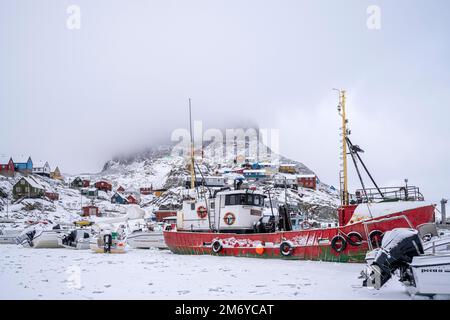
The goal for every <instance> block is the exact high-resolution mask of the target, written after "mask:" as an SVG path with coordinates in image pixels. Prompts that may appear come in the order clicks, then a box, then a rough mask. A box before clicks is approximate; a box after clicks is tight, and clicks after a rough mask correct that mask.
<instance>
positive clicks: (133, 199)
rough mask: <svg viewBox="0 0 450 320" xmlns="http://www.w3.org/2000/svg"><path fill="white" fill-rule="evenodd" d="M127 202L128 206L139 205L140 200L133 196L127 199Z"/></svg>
mask: <svg viewBox="0 0 450 320" xmlns="http://www.w3.org/2000/svg"><path fill="white" fill-rule="evenodd" d="M127 201H128V204H138V200H137V199H136V198H135V197H134V196H133V195H131V194H130V195H129V196H128V197H127Z"/></svg>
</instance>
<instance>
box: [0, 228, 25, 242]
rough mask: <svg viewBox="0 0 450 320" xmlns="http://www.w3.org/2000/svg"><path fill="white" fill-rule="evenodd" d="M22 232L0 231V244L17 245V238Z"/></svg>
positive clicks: (13, 230) (12, 230)
mask: <svg viewBox="0 0 450 320" xmlns="http://www.w3.org/2000/svg"><path fill="white" fill-rule="evenodd" d="M22 231H23V230H16V229H0V243H1V244H17V242H18V239H17V238H18V237H19V236H20V234H21V233H22Z"/></svg>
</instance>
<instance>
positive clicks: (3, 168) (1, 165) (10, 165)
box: [0, 157, 14, 177]
mask: <svg viewBox="0 0 450 320" xmlns="http://www.w3.org/2000/svg"><path fill="white" fill-rule="evenodd" d="M0 175H2V176H7V177H12V176H14V162H13V160H12V158H11V157H10V158H9V159H8V158H0Z"/></svg>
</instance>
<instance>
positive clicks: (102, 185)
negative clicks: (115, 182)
mask: <svg viewBox="0 0 450 320" xmlns="http://www.w3.org/2000/svg"><path fill="white" fill-rule="evenodd" d="M94 186H95V187H96V188H97V189H98V190H103V191H111V190H112V184H111V183H109V182H107V181H104V180H100V181H97V182H96V183H95V184H94Z"/></svg>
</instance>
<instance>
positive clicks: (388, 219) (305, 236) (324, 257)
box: [164, 205, 434, 262]
mask: <svg viewBox="0 0 450 320" xmlns="http://www.w3.org/2000/svg"><path fill="white" fill-rule="evenodd" d="M433 221H434V206H433V205H427V206H424V207H420V208H415V209H412V210H407V211H403V212H398V213H395V214H390V215H386V216H382V217H378V218H374V219H369V220H365V221H360V222H357V223H354V224H350V225H345V226H342V227H335V228H326V229H308V230H297V231H287V232H275V233H253V234H235V233H220V232H219V233H209V232H188V231H164V240H165V243H166V244H167V246H168V247H169V249H170V250H171V251H172V252H173V253H176V254H213V255H219V256H237V257H258V258H283V259H296V260H320V261H330V262H364V261H365V256H366V253H367V251H369V250H370V249H371V248H370V246H371V245H370V244H369V242H370V240H369V239H370V235H371V234H372V232H373V231H380V232H382V233H384V232H386V231H389V230H392V229H395V228H411V227H412V228H416V227H417V226H419V225H421V224H423V223H430V222H433ZM350 232H353V233H358V234H359V235H361V238H362V241H360V242H359V243H358V244H357V245H356V244H355V245H351V244H350V243H348V242H347V245H346V246H345V248H344V249H343V250H342V251H340V252H337V251H336V250H335V249H334V248H333V247H332V240H333V238H335V237H336V236H337V235H342V236H344V238H345V237H346V235H348V234H350ZM345 239H347V240H348V238H345ZM217 241H219V242H220V244H221V248H220V250H218V251H215V250H213V243H215V242H217ZM286 242H287V243H289V245H290V246H291V248H292V250H291V251H290V252H289V254H287V255H286V254H283V252H282V251H281V249H280V247H281V245H282V244H283V243H286Z"/></svg>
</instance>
